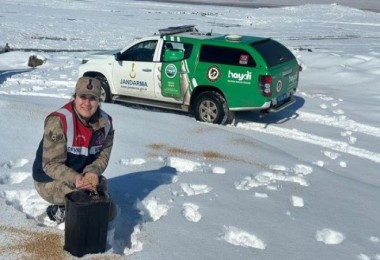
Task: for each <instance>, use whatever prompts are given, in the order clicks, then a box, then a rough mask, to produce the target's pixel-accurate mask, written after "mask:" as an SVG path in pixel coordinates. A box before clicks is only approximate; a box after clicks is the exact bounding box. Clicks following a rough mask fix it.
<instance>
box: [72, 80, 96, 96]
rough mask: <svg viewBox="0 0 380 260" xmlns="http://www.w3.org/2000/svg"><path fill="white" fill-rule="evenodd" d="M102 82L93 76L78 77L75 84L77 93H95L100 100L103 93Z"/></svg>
mask: <svg viewBox="0 0 380 260" xmlns="http://www.w3.org/2000/svg"><path fill="white" fill-rule="evenodd" d="M101 86H102V85H101V83H100V81H99V80H98V79H96V78H91V77H81V78H79V79H78V81H77V84H76V86H75V94H76V95H78V96H80V95H93V96H95V97H96V98H97V99H98V100H100V95H101V93H102V87H101Z"/></svg>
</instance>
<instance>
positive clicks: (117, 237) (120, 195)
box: [108, 166, 176, 254]
mask: <svg viewBox="0 0 380 260" xmlns="http://www.w3.org/2000/svg"><path fill="white" fill-rule="evenodd" d="M175 175H176V169H175V168H172V167H169V166H164V167H161V168H159V169H157V170H152V171H143V172H134V173H129V174H125V175H122V176H118V177H115V178H110V179H109V180H108V186H109V193H110V195H111V197H112V200H113V201H114V202H115V204H116V207H117V208H118V212H117V216H116V218H115V220H114V221H113V222H112V225H113V228H114V237H113V240H114V241H113V244H112V245H110V246H112V247H113V252H114V253H115V254H123V252H124V249H125V247H128V248H131V246H132V241H131V235H132V233H133V231H134V228H135V227H136V226H138V225H141V224H143V223H144V222H146V221H150V219H149V216H144V214H142V212H141V210H140V209H139V208H138V204H139V203H140V202H141V201H142V200H144V198H146V197H147V196H148V195H149V193H150V192H152V191H153V190H154V189H156V188H157V187H158V186H160V185H165V184H171V183H173V178H174V176H175Z"/></svg>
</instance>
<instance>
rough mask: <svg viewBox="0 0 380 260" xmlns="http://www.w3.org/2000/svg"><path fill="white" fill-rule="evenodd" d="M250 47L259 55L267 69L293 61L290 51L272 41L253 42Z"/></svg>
mask: <svg viewBox="0 0 380 260" xmlns="http://www.w3.org/2000/svg"><path fill="white" fill-rule="evenodd" d="M250 45H251V46H252V47H253V48H254V49H256V50H257V51H258V52H259V53H260V54H261V56H262V57H263V58H264V60H265V62H266V63H267V65H268V66H269V67H274V66H276V65H279V64H282V63H285V62H288V61H290V60H293V59H295V57H294V55H293V54H292V53H291V52H290V50H288V49H287V48H286V47H285V46H283V45H282V44H280V43H278V42H276V41H274V40H272V39H267V40H264V41H260V42H253V43H251V44H250Z"/></svg>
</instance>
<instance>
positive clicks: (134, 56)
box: [121, 40, 157, 61]
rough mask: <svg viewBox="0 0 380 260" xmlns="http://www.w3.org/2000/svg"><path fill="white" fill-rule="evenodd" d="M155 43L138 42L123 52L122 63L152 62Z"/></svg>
mask: <svg viewBox="0 0 380 260" xmlns="http://www.w3.org/2000/svg"><path fill="white" fill-rule="evenodd" d="M156 45H157V41H156V40H154V41H145V42H140V43H138V44H136V45H134V46H132V47H131V48H129V49H128V50H126V51H124V52H123V53H122V54H121V56H122V60H123V61H124V60H125V61H153V55H154V51H155V50H156Z"/></svg>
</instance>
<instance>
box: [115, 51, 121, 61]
mask: <svg viewBox="0 0 380 260" xmlns="http://www.w3.org/2000/svg"><path fill="white" fill-rule="evenodd" d="M114 56H115V60H116V61H121V52H120V51H119V52H117V53H115V54H114Z"/></svg>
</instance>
